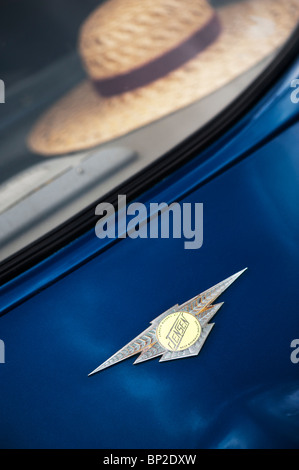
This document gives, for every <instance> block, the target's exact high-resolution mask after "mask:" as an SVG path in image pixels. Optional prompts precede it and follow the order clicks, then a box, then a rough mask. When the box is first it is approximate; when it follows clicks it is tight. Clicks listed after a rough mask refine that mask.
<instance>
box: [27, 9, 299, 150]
mask: <svg viewBox="0 0 299 470" xmlns="http://www.w3.org/2000/svg"><path fill="white" fill-rule="evenodd" d="M145 3H146V4H148V5H151V9H152V10H153V9H154V7H153V5H158V7H159V8H158V10H159V12H161V11H163V12H164V11H165V12H166V11H167V9H165V10H164V9H160V7H161V5H162V4H163V5H165V6H166V5H168V6H169V9H170V10H169V11H172V9H171V8H170V7H171V6H173V7H174V8H176V9H177V10H176V15H177V16H178V17H176V18H175V21H174V24H175V25H178V24H179V23H180V20H183V23H184V24H185V26H186V22H187V23H188V28H187V29H188V34H190V31H191V30H194V28H195V26H196V25H195V23H196V22H195V21H194V23H193V24H192V29H191V26H190V22H188V21H187V20H188V18H187V17H188V15H187V14H185V15H184V16H183V14H182V12H183V11H184V10H185V8H186V6H185V2H184V8H182V11H181V10H179V7H178V4H179V1H177V0H157V1H154V0H151V1H147V0H142V2H138V1H137V0H134V1H133V0H132V1H131V0H130V1H123V0H112V1H111V2H108V3H107V4H106V6H105V8H106V9H105V10H104V11H105V16H106V15H107V17H108V16H109V17H110V16H111V17H112V18H111V19H110V20H109V21H110V23H109V25H110V26H109V27H111V28H112V25H114V26H113V27H115V28H116V29H117V25H119V24H120V23H124V24H125V25H126V28H128V33H127V35H125V38H126V39H125V41H126V43H125V44H126V45H125V47H124V46H123V41H122V40H121V37H120V36H119V37H118V34H119V33H110V36H109V35H107V38H108V37H113V41H112V42H111V47H110V46H109V47H108V46H107V44H106V41H108V39H107V38H106V39H105V42H103V44H102V43H101V40H100V38H101V37H102V33H103V29H101V28H104V27H106V28H108V26H107V25H106V26H105V22H104V20H103V18H102V17H101V11H102V8H104V7H102V8H100V9H98V10H97V11H96V12H95V13H94V16H91V17H90V18H89V19H88V20H87V23H86V24H85V25H84V26H83V32H82V35H83V38H84V39H83V42H84V43H85V44H84V45H83V46H82V48H81V51H82V53H84V54H85V52H84V51H85V50H89V54H90V55H89V59H87V63H88V64H89V65H88V68H89V70H90V69H91V68H92V69H93V73H94V76H96V77H99V76H100V75H99V74H101V76H105V75H106V74H111V73H112V72H113V73H115V72H117V73H120V71H123V70H127V67H130V66H132V65H133V64H134V65H136V63H140V62H138V55H139V54H140V53H142V52H143V47H144V45H143V44H142V46H141V47H138V48H137V49H138V50H139V52H136V54H135V55H134V52H133V50H134V44H136V41H135V39H134V38H135V32H136V30H135V28H137V29H138V28H141V29H140V30H139V29H138V31H141V30H142V28H143V27H144V26H141V25H145V24H147V25H148V24H149V23H148V22H147V14H146V11H145V10H144V9H143V8H142V9H141V7H140V4H142V6H143V5H144V4H145ZM188 3H190V5H191V6H192V8H191V7H190V8H191V9H190V11H192V15H191V14H190V17H192V18H193V15H194V11H196V8H194V5H195V4H197V3H198V2H195V1H191V0H190V1H189V0H188ZM133 4H134V8H135V7H136V9H137V8H139V10H138V11H140V12H141V13H140V15H141V18H142V20H140V21H141V22H140V21H139V17H138V14H137V11H136V10H134V8H133V7H132V9H131V8H129V9H128V11H127V10H126V5H133ZM138 5H139V7H138ZM113 6H117V8H118V10H117V15H116V14H115V10H114V7H113ZM122 9H123V11H122ZM152 10H151V11H152ZM134 11H135V16H136V19H135V21H134V22H133V23H134V24H132V23H131V21H132V20H129V19H128V17H126V20H125V21H123V18H124V17H125V14H127V15H129V14H130V15H133V13H134ZM205 11H206V13H207V18H208V17H209V15H210V14H211V10H210V9H209V8H207V9H206V10H205ZM108 12H109V15H108ZM218 15H219V17H220V20H221V23H222V28H223V31H222V33H221V36H220V37H219V38H218V40H217V41H216V42H215V43H214V44H212V45H211V46H210V47H208V48H207V49H206V50H205V51H204V52H202V53H200V54H199V55H198V56H196V57H195V58H194V59H193V60H191V61H189V62H188V63H186V64H185V65H184V66H183V67H181V68H179V69H177V70H175V71H174V72H171V73H169V74H168V75H167V76H165V77H163V78H161V79H159V80H157V81H155V82H153V83H151V84H150V85H147V86H145V87H143V88H139V89H137V90H134V91H131V92H127V93H124V94H122V95H118V96H114V97H112V98H102V97H101V96H100V95H99V94H98V92H97V91H96V90H95V89H94V87H93V85H92V83H91V82H90V81H89V80H86V81H85V82H83V83H82V84H80V85H78V86H77V87H76V88H75V89H73V90H72V91H71V92H69V93H68V95H66V96H65V97H64V98H62V99H61V100H60V101H59V102H58V103H57V104H56V105H54V106H53V107H52V108H51V109H50V110H49V111H47V112H46V113H45V114H44V116H42V117H41V118H40V120H39V121H38V122H37V124H36V126H35V127H34V129H33V131H32V133H31V135H30V137H29V146H30V148H31V149H32V150H33V151H34V152H36V153H39V154H42V155H56V154H64V153H68V152H73V151H79V150H84V149H88V148H91V147H94V146H96V145H99V144H101V143H104V142H107V141H110V140H112V139H114V138H117V137H120V136H121V135H124V134H127V133H129V132H131V131H133V130H135V129H137V128H140V127H141V126H145V125H147V124H149V123H150V122H153V121H155V120H157V119H160V118H162V117H164V116H166V115H168V114H170V113H172V112H174V111H176V110H178V109H180V108H183V107H185V106H188V105H189V104H191V103H193V102H195V101H197V100H199V99H201V98H203V97H205V96H207V95H208V94H210V93H211V92H213V91H215V90H216V89H219V88H220V87H222V86H224V85H226V84H227V83H228V82H230V81H231V80H232V79H234V78H236V77H237V76H238V75H240V74H242V73H243V72H245V71H246V70H248V69H249V68H251V67H253V66H254V65H255V64H257V63H258V62H259V61H261V60H262V59H263V58H265V57H266V56H268V55H269V54H270V53H272V52H273V51H274V50H276V49H277V48H278V47H279V46H281V45H282V44H283V43H284V42H285V41H286V40H287V38H288V37H289V35H290V32H291V31H292V29H293V28H294V27H295V26H296V24H297V20H298V15H299V4H298V0H288V1H287V2H282V1H281V0H263V1H260V0H245V1H243V2H241V3H240V4H237V3H230V4H228V5H227V6H225V7H222V8H221V9H219V10H218ZM97 17H98V19H99V20H101V21H103V24H102V25H101V27H98V30H97V26H96V25H97V24H98V23H97V19H96V18H97ZM162 17H163V15H162ZM137 18H138V19H137ZM153 18H154V15H153V14H152V16H151V21H153ZM157 18H158V20H159V21H158V23H159V28H158V27H157V29H156V31H158V29H161V31H163V27H162V26H161V24H160V21H162V20H161V14H160V13H159V15H158V16H157ZM170 21H171V22H173V17H171V18H170V19H169V22H170ZM113 22H114V23H113ZM88 24H91V33H90V34H91V37H90V40H91V42H92V43H94V42H96V37H98V38H99V39H98V41H99V49H96V51H97V52H96V54H95V57H94V64H92V60H93V59H92V55H91V49H90V48H89V46H88V44H86V42H87V43H88V29H86V28H87V25H88ZM137 25H138V26H137ZM189 26H190V28H189ZM197 26H198V18H197ZM131 27H132V31H131ZM149 28H151V27H149ZM170 29H171V28H170ZM177 29H178V31H180V34H182V37H183V30H184V28H182V29H181V28H179V27H178V28H177ZM161 31H160V33H161V38H162V37H163V33H162V32H161ZM167 31H169V28H167ZM114 34H115V35H116V36H114ZM176 34H178V33H176ZM97 35H99V36H97ZM103 36H104V37H105V34H103ZM116 37H118V39H117V41H119V42H120V43H119V49H120V50H121V54H120V53H119V51H118V52H117V47H116V45H115V38H116ZM138 37H139V35H138ZM175 37H176V35H173V36H172V34H170V35H167V40H166V42H167V47H169V46H170V45H171V44H173V41H174V40H175ZM129 38H130V39H129ZM157 38H158V33H157ZM103 41H104V40H103ZM151 41H152V40H150V41H149V40H148V37H147V38H146V39H145V42H146V44H147V48H146V50H147V52H146V54H148V55H146V57H147V59H149V58H151V57H155V51H154V50H151V48H150V47H149V45H148V44H150V43H151ZM108 42H109V41H108ZM158 42H159V41H158V39H157V44H158ZM109 44H110V43H109ZM165 44H166V43H165ZM165 47H166V46H165ZM86 48H87V49H86ZM127 48H128V49H129V51H130V52H127ZM101 49H102V53H104V56H105V51H106V53H107V54H108V51H109V54H110V53H111V51H113V53H114V52H115V56H113V57H115V60H116V59H117V60H116V62H115V63H114V62H113V61H111V60H110V61H108V60H107V58H105V57H104V59H103V58H102V59H101V60H100V59H99V58H98V53H100V50H101ZM131 51H132V52H131ZM127 54H128V57H127ZM151 54H154V55H151ZM123 56H124V57H123ZM133 56H134V59H133V58H132V57H133ZM140 57H141V56H140ZM142 57H143V56H142ZM135 61H137V62H135Z"/></svg>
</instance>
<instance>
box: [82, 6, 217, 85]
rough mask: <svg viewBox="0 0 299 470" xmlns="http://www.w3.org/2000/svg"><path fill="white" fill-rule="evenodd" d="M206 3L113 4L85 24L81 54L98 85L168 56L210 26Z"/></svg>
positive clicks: (210, 11)
mask: <svg viewBox="0 0 299 470" xmlns="http://www.w3.org/2000/svg"><path fill="white" fill-rule="evenodd" d="M213 13H214V10H213V9H212V7H211V6H210V5H209V4H208V2H207V1H206V0H184V2H182V0H111V1H108V2H107V3H105V4H104V5H103V6H101V7H99V8H98V9H97V10H96V11H95V12H93V13H92V14H91V15H90V16H89V18H88V19H87V20H86V21H85V23H84V24H83V26H82V28H81V34H80V41H79V47H80V53H81V56H82V59H83V63H84V65H85V68H86V70H87V73H88V74H89V75H90V77H91V78H92V79H93V80H99V79H105V78H109V77H113V76H115V75H119V74H123V73H127V72H129V71H131V70H132V69H134V68H136V67H140V66H142V65H144V64H146V63H148V62H149V61H151V60H154V59H155V58H156V57H158V56H160V55H162V54H164V53H165V52H167V51H169V50H171V49H172V48H174V47H176V46H177V45H179V44H180V43H181V42H183V41H184V40H186V39H187V38H188V37H189V36H190V35H192V34H193V33H194V32H195V31H197V30H198V29H200V28H201V26H204V25H206V24H207V22H208V21H209V20H210V19H211V17H212V16H213Z"/></svg>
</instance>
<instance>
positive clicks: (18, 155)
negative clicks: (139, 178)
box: [0, 0, 299, 261]
mask: <svg viewBox="0 0 299 470" xmlns="http://www.w3.org/2000/svg"><path fill="white" fill-rule="evenodd" d="M298 16H299V0H289V1H287V2H285V1H283V0H263V1H260V0H231V1H229V0H226V1H222V0H213V1H207V0H185V1H184V2H182V1H181V0H142V2H141V1H140V0H107V1H105V2H103V1H102V2H100V1H99V0H97V1H95V0H88V1H86V0H85V1H84V2H81V1H78V0H72V1H70V0H59V1H58V0H52V1H51V2H50V1H44V2H38V1H37V0H26V1H24V2H18V1H16V0H4V1H1V2H0V35H1V37H0V57H1V62H0V261H1V260H3V259H5V258H7V257H8V256H10V255H11V254H13V253H15V252H16V251H18V250H19V249H21V248H23V247H25V246H26V245H28V244H29V243H31V242H33V241H34V240H36V239H37V238H39V237H40V236H42V235H44V234H46V233H47V232H48V231H50V230H52V229H54V228H55V227H57V226H58V225H60V224H61V223H63V222H65V221H66V220H67V219H69V218H70V217H72V216H73V215H74V214H76V213H78V212H79V211H80V210H82V209H84V208H85V207H86V206H88V205H89V204H91V203H93V202H94V201H95V200H98V199H99V198H101V197H103V196H104V195H105V194H107V193H108V192H109V191H111V190H113V189H114V188H115V187H116V186H118V185H120V184H121V183H123V182H124V181H126V180H127V179H128V178H130V177H131V176H133V175H135V174H137V173H138V172H139V171H140V170H142V169H144V168H145V167H147V166H148V165H149V164H150V163H152V162H153V161H155V160H156V159H157V158H158V157H161V156H162V155H163V154H164V153H166V152H168V151H169V150H171V149H172V148H174V147H175V146H176V145H178V144H179V143H181V142H182V141H184V139H186V138H187V137H188V136H190V135H192V134H193V133H194V132H195V131H198V130H199V129H200V128H201V127H202V126H203V125H205V124H207V123H208V122H209V121H210V120H211V119H212V118H214V117H215V116H216V115H217V114H218V113H219V112H220V111H222V110H223V109H225V108H226V107H227V106H228V105H229V104H230V103H231V102H232V101H233V100H235V98H236V97H237V96H238V95H240V94H241V93H242V92H244V90H245V89H246V88H247V87H248V86H249V84H250V83H251V82H252V81H253V80H254V79H255V78H256V77H257V76H258V75H260V74H261V72H262V71H263V70H264V69H265V68H266V67H267V65H269V63H270V62H271V61H272V60H273V59H274V58H275V57H276V56H277V54H278V53H279V51H280V49H281V48H282V47H283V45H284V44H285V43H286V41H287V40H288V38H289V37H290V35H291V34H292V32H293V30H294V28H295V27H296V26H297V21H298Z"/></svg>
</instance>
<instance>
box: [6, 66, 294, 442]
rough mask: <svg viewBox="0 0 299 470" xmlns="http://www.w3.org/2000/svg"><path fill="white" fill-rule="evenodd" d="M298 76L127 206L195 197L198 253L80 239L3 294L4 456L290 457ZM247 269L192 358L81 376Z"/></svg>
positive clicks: (167, 245)
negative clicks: (38, 451) (284, 453)
mask: <svg viewBox="0 0 299 470" xmlns="http://www.w3.org/2000/svg"><path fill="white" fill-rule="evenodd" d="M297 75H298V65H297V66H296V67H294V68H293V69H292V70H291V71H289V73H288V74H287V75H286V76H285V77H284V79H283V80H282V81H281V82H280V83H278V84H277V86H276V87H275V88H274V89H273V90H270V91H269V94H268V95H267V96H266V97H265V98H264V100H263V102H261V103H260V104H259V105H258V106H257V107H256V109H254V110H252V112H251V113H250V114H249V115H248V116H246V118H244V120H243V121H242V122H241V123H240V124H239V125H238V126H236V127H235V129H233V130H232V131H231V132H230V133H228V134H227V135H226V136H224V137H223V138H222V139H221V141H220V142H216V143H215V144H214V146H213V147H212V148H210V149H209V150H208V151H207V152H205V154H204V155H199V156H198V158H197V159H195V160H194V161H192V162H191V163H189V164H188V165H186V166H185V167H184V168H182V169H181V170H180V171H178V172H176V174H174V175H172V176H171V177H170V178H168V180H165V181H164V182H162V183H161V184H159V185H157V186H156V187H155V188H153V189H152V190H151V191H149V192H148V193H146V194H144V195H143V197H142V198H140V199H139V200H140V201H141V202H145V203H146V202H152V201H154V202H160V201H165V202H168V203H170V202H171V201H174V200H175V201H181V202H203V203H204V244H203V247H202V248H201V249H199V250H197V251H193V250H190V251H189V250H184V243H183V242H184V241H183V240H177V239H174V240H173V239H170V240H159V239H158V240H154V239H153V240H150V239H146V240H131V239H126V240H122V241H120V242H117V243H111V242H110V243H107V241H106V242H105V241H104V242H103V241H102V242H101V241H100V240H98V239H96V237H95V235H94V232H93V231H92V232H91V233H89V234H87V235H85V236H84V237H82V238H81V239H80V240H77V241H76V242H74V243H73V244H71V245H70V246H68V247H66V248H65V249H63V250H61V251H60V252H59V253H57V254H56V255H54V256H52V257H51V258H49V259H48V260H45V262H43V263H41V264H40V265H39V266H37V267H36V268H34V269H32V270H31V271H30V272H28V273H26V274H24V275H22V276H20V278H18V279H16V280H14V281H12V282H10V283H9V284H8V285H6V286H3V287H2V288H1V291H0V293H1V300H0V305H1V311H2V313H5V312H7V311H8V310H11V311H10V312H9V313H7V314H6V315H4V316H3V317H2V318H0V337H1V339H3V340H4V341H5V345H6V363H5V364H0V380H1V389H0V422H1V429H0V446H1V447H69V448H75V447H86V448H90V447H101V448H126V447H129V448H138V447H141V448H176V447H177V448H196V447H199V448H201V447H208V448H209V447H222V448H223V447H233V448H236V447H242V448H246V447H294V446H296V447H298V446H299V364H293V363H292V362H291V360H290V353H291V349H290V343H291V341H292V340H293V339H294V338H296V337H299V317H298V310H297V308H296V304H295V299H296V292H297V289H298V265H299V250H298V236H299V219H298V200H299V191H298V176H299V161H298V144H299V123H296V122H294V118H295V117H296V116H298V115H299V106H298V105H294V104H293V103H291V100H290V88H289V85H290V81H291V79H292V78H296V76H297ZM291 120H292V125H290V126H289V127H287V123H288V122H291ZM282 129H283V131H282ZM249 148H252V151H251V152H250V151H248V149H249ZM244 154H245V155H246V158H244V159H242V158H241V157H242V155H244ZM228 163H230V164H232V163H235V164H234V165H232V166H231V167H230V168H229V169H227V171H223V172H222V173H221V174H219V175H218V176H217V177H215V178H213V179H211V180H210V181H209V182H208V183H207V184H205V185H203V186H200V185H201V184H202V183H203V182H204V181H206V180H207V179H208V178H210V177H211V176H212V175H213V174H215V173H216V172H217V171H218V170H219V169H221V168H223V167H224V166H226V165H227V164H228ZM245 266H248V268H249V269H248V271H247V272H246V273H245V274H244V275H243V276H242V277H241V278H240V279H239V280H238V281H237V282H236V283H235V284H234V285H233V286H231V287H230V288H229V290H228V291H226V292H225V293H224V294H223V295H222V296H221V299H220V301H224V302H225V304H224V306H223V307H222V309H221V310H220V311H219V313H218V314H217V316H216V317H215V327H214V329H213V331H212V333H211V335H210V337H209V338H208V340H207V343H206V344H205V346H204V348H203V350H202V352H201V353H200V355H199V356H198V357H195V358H189V359H186V360H180V361H173V362H169V363H163V364H160V363H159V362H158V361H157V360H153V361H150V362H147V363H143V364H140V365H138V366H137V365H135V366H133V365H132V362H133V360H130V359H129V360H127V361H125V362H123V363H121V364H118V365H117V366H115V367H112V368H110V369H107V370H105V371H103V372H102V373H100V374H98V375H96V376H94V377H91V378H87V374H88V373H89V372H90V371H91V370H93V369H94V368H95V367H96V366H97V365H99V364H100V363H101V362H103V361H104V360H105V359H107V358H108V357H109V356H110V355H111V354H113V353H114V352H115V351H116V350H118V349H119V348H120V347H122V346H123V345H124V344H126V343H127V342H128V341H129V340H131V339H132V338H133V337H134V336H135V335H137V334H138V333H139V332H140V331H142V330H143V329H144V328H146V327H147V326H148V324H149V322H150V321H151V320H152V319H153V318H155V317H156V316H157V315H159V314H160V313H162V312H163V311H164V310H165V309H167V308H168V307H171V306H172V305H173V304H175V303H177V302H178V303H181V302H183V301H186V300H188V299H189V298H191V297H193V296H194V295H196V294H198V293H199V292H201V291H203V290H205V289H207V288H209V287H211V286H212V285H214V284H216V283H217V282H219V281H221V280H223V279H225V278H226V277H228V276H230V275H231V274H233V273H235V272H237V271H239V270H240V269H242V268H244V267H245ZM41 289H43V290H41ZM33 294H34V295H33ZM29 297H30V298H29ZM25 299H27V300H26V301H25ZM21 302H22V303H21ZM18 304H19V305H18Z"/></svg>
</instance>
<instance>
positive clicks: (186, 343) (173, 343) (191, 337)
mask: <svg viewBox="0 0 299 470" xmlns="http://www.w3.org/2000/svg"><path fill="white" fill-rule="evenodd" d="M200 333H201V326H200V323H199V321H198V320H197V318H196V317H195V316H194V315H192V314H191V313H187V312H175V313H171V314H170V315H167V317H165V318H163V320H162V321H161V322H160V323H159V326H158V328H157V333H156V334H157V339H158V341H159V343H160V344H161V346H163V347H164V348H165V349H167V350H168V351H184V349H188V348H190V346H192V345H193V344H194V343H196V341H197V340H198V339H199V337H200Z"/></svg>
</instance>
